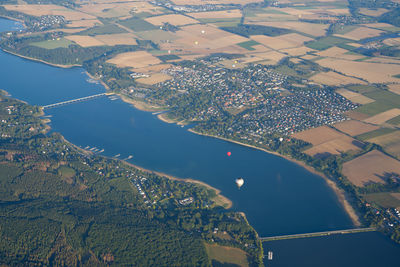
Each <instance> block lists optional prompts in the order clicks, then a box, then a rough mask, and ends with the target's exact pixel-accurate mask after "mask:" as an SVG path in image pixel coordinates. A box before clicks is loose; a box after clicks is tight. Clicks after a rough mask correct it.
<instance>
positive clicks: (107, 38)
mask: <svg viewBox="0 0 400 267" xmlns="http://www.w3.org/2000/svg"><path fill="white" fill-rule="evenodd" d="M94 38H95V39H97V40H98V41H100V42H102V43H103V44H105V45H109V46H114V45H136V44H137V42H136V40H135V38H134V35H133V34H130V33H120V34H105V35H96V36H95V37H94Z"/></svg>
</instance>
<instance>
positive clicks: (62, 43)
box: [30, 38, 75, 49]
mask: <svg viewBox="0 0 400 267" xmlns="http://www.w3.org/2000/svg"><path fill="white" fill-rule="evenodd" d="M72 44H75V43H74V42H72V41H70V40H68V39H65V38H60V39H55V40H47V41H42V42H35V43H30V45H32V46H37V47H41V48H45V49H55V48H60V47H61V48H68V46H70V45H72Z"/></svg>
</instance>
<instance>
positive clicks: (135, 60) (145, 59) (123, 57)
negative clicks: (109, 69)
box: [107, 51, 161, 68]
mask: <svg viewBox="0 0 400 267" xmlns="http://www.w3.org/2000/svg"><path fill="white" fill-rule="evenodd" d="M107 62H108V63H112V64H115V65H116V66H118V67H120V68H125V67H131V68H143V67H147V66H150V65H155V64H160V63H161V60H159V59H158V58H156V57H154V56H153V55H151V54H150V53H148V52H146V51H136V52H127V53H122V54H118V55H117V56H115V57H114V58H112V59H110V60H108V61H107Z"/></svg>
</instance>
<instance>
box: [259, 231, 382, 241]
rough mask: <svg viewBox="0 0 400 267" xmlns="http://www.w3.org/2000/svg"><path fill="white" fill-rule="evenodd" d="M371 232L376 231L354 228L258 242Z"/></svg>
mask: <svg viewBox="0 0 400 267" xmlns="http://www.w3.org/2000/svg"><path fill="white" fill-rule="evenodd" d="M373 231H376V229H375V228H372V227H370V228H355V229H346V230H334V231H325V232H314V233H304V234H294V235H280V236H270V237H260V240H261V241H262V242H267V241H276V240H283V239H295V238H306V237H317V236H327V235H338V234H355V233H362V232H373Z"/></svg>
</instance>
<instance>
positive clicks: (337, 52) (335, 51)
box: [317, 46, 365, 60]
mask: <svg viewBox="0 0 400 267" xmlns="http://www.w3.org/2000/svg"><path fill="white" fill-rule="evenodd" d="M348 52H349V51H348V50H346V49H343V48H340V47H337V46H333V47H331V48H328V49H326V50H324V51H321V52H319V53H317V55H319V56H321V57H332V58H340V59H346V60H357V59H361V58H364V57H365V56H363V55H353V54H346V53H348Z"/></svg>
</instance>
